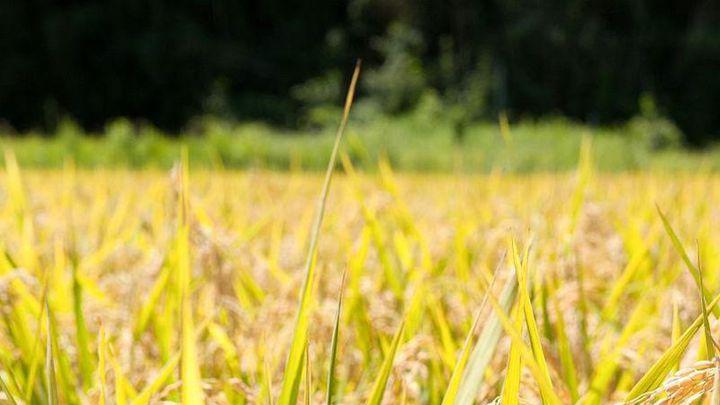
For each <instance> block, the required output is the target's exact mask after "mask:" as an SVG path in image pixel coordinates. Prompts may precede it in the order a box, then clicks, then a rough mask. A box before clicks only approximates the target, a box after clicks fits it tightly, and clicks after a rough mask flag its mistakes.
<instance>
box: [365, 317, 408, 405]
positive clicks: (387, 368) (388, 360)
mask: <svg viewBox="0 0 720 405" xmlns="http://www.w3.org/2000/svg"><path fill="white" fill-rule="evenodd" d="M404 331H405V320H403V321H402V322H401V323H400V327H399V328H398V330H397V332H395V337H393V340H392V343H391V344H390V349H389V350H388V353H387V354H386V355H385V359H384V360H383V363H382V365H381V366H380V373H379V374H378V375H377V377H375V383H374V384H373V388H372V391H370V397H369V398H368V401H367V404H368V405H380V402H382V399H383V396H384V395H385V387H386V386H387V381H388V378H389V377H390V372H391V371H392V366H393V362H394V361H395V354H396V353H397V349H398V347H399V346H400V341H401V340H402V337H403V332H404Z"/></svg>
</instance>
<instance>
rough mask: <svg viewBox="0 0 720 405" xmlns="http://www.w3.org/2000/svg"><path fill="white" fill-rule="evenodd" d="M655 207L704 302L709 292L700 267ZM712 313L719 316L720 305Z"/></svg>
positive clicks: (663, 215)
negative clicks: (704, 284) (701, 275)
mask: <svg viewBox="0 0 720 405" xmlns="http://www.w3.org/2000/svg"><path fill="white" fill-rule="evenodd" d="M655 208H656V209H657V212H658V214H659V215H660V219H661V220H662V223H663V227H664V228H665V232H666V233H667V234H668V236H670V240H671V241H672V244H673V246H674V247H675V251H677V252H678V254H680V257H681V258H682V260H683V262H685V266H686V267H687V269H688V271H689V272H690V274H691V275H692V276H693V279H694V280H695V284H696V285H697V286H698V288H700V294H702V296H703V299H704V300H705V302H707V300H708V299H709V298H710V297H711V295H710V292H709V291H708V290H707V289H705V287H704V286H701V285H702V280H701V279H700V269H698V268H697V267H696V266H695V265H694V264H693V262H692V261H691V260H690V257H689V256H688V254H687V251H685V248H684V247H683V245H682V243H681V242H680V239H679V238H678V236H677V234H676V233H675V230H674V229H673V227H672V225H670V221H668V219H667V217H666V216H665V214H663V212H662V210H660V206H659V205H655ZM703 308H705V306H703ZM712 311H713V313H714V314H715V316H717V317H720V307H714V308H713V310H712Z"/></svg>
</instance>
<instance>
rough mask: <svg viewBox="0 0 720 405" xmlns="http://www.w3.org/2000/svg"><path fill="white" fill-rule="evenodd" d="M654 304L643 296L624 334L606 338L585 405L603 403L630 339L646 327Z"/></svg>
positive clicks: (583, 400) (629, 319)
mask: <svg viewBox="0 0 720 405" xmlns="http://www.w3.org/2000/svg"><path fill="white" fill-rule="evenodd" d="M653 311H654V302H653V300H652V299H650V298H649V297H648V296H643V297H641V299H640V300H639V301H638V303H637V304H636V305H635V308H634V309H633V311H632V313H631V314H630V317H629V318H628V320H627V322H626V323H625V326H624V327H623V330H622V333H621V334H620V337H619V338H618V339H617V340H611V339H610V338H606V339H605V341H604V342H603V344H602V345H601V346H602V347H601V350H600V353H601V354H600V356H598V357H599V361H598V362H597V367H596V368H595V371H594V373H593V376H592V378H591V379H590V386H589V387H588V389H587V392H586V393H585V396H584V397H583V399H582V403H583V404H584V405H598V404H600V403H602V400H603V399H604V397H605V395H606V394H607V391H608V388H609V387H610V384H611V383H612V382H613V381H614V379H615V377H616V374H617V370H618V368H619V367H620V360H621V355H622V352H623V351H624V350H625V348H626V345H627V344H628V342H629V341H630V339H631V338H632V337H633V336H634V335H635V334H636V333H637V332H638V331H639V330H641V329H642V328H644V327H646V326H647V324H648V322H647V320H648V319H649V318H650V316H651V314H652V312H653Z"/></svg>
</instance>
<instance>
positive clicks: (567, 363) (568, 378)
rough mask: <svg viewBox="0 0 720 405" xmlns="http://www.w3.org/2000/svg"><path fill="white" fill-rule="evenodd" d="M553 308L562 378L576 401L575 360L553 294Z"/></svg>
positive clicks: (571, 396) (563, 320) (560, 309)
mask: <svg viewBox="0 0 720 405" xmlns="http://www.w3.org/2000/svg"><path fill="white" fill-rule="evenodd" d="M551 301H552V304H553V309H554V310H555V336H556V338H557V349H558V355H559V357H560V366H561V368H562V373H563V380H565V385H567V387H568V389H569V390H570V398H571V399H572V402H573V403H575V402H577V400H578V398H579V397H580V395H579V393H578V381H577V372H576V370H577V369H576V368H575V360H574V359H573V355H572V350H571V348H570V341H569V339H568V336H567V332H566V329H565V319H564V317H563V311H562V308H560V304H558V301H557V298H556V297H555V295H554V294H553V295H552V297H551Z"/></svg>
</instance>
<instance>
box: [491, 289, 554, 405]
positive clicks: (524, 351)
mask: <svg viewBox="0 0 720 405" xmlns="http://www.w3.org/2000/svg"><path fill="white" fill-rule="evenodd" d="M488 302H489V303H490V305H492V307H493V309H494V311H495V314H497V316H498V319H499V320H500V323H501V324H502V327H503V329H504V330H505V332H506V333H507V334H508V335H509V336H510V339H511V341H512V343H514V344H516V345H517V346H518V347H519V348H520V351H521V356H522V357H523V361H525V362H526V363H527V365H528V367H529V368H530V372H531V373H532V375H533V377H534V378H535V381H536V382H537V384H538V387H539V388H540V395H541V396H542V398H543V403H546V404H550V405H559V404H561V403H562V402H561V401H560V398H558V396H557V393H555V390H554V388H553V386H552V384H551V383H550V380H549V377H548V375H547V374H546V373H545V372H544V371H543V370H542V368H541V367H540V365H539V364H538V363H537V361H536V360H535V355H534V353H533V351H532V350H531V349H530V348H529V347H527V345H525V343H524V342H523V340H522V335H521V333H520V331H519V330H518V329H517V328H516V327H515V325H514V324H513V322H512V321H511V320H510V318H509V317H508V315H507V313H506V310H505V309H503V307H502V305H501V304H500V302H498V300H497V298H495V296H494V295H493V294H492V293H490V294H489V295H488ZM518 305H521V307H522V303H521V302H518ZM525 325H526V326H527V321H526V322H525Z"/></svg>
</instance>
